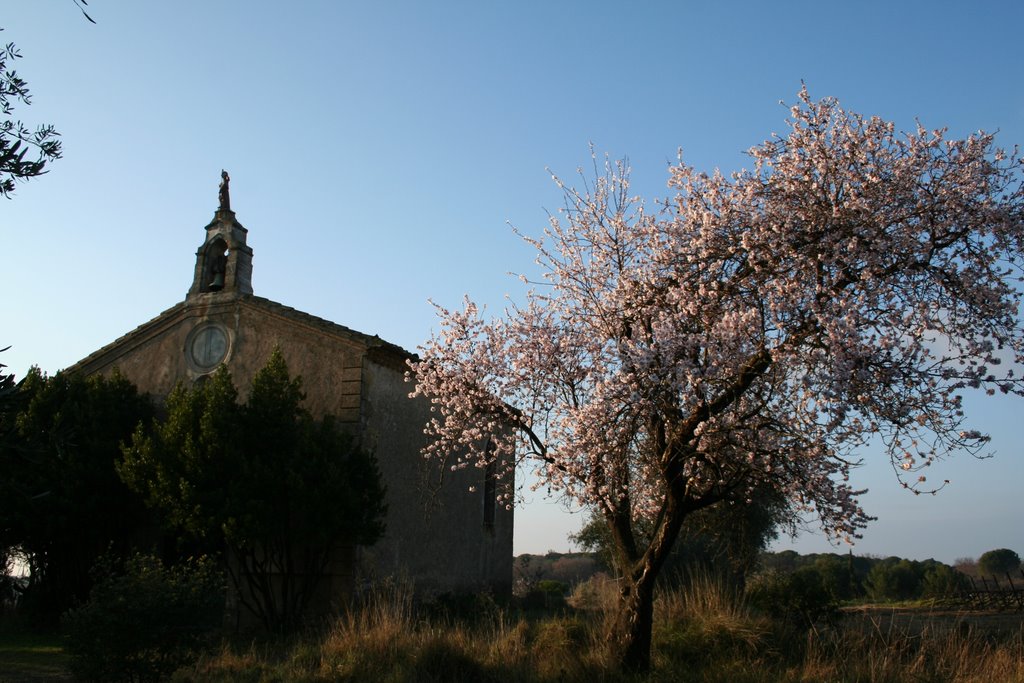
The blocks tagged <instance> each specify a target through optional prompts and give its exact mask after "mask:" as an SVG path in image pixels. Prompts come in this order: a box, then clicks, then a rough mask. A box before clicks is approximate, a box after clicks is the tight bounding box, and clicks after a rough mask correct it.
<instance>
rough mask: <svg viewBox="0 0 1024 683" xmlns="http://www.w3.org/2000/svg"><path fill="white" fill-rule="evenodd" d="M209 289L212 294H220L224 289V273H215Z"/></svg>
mask: <svg viewBox="0 0 1024 683" xmlns="http://www.w3.org/2000/svg"><path fill="white" fill-rule="evenodd" d="M209 287H210V291H211V292H219V291H220V290H222V289H224V273H215V274H214V276H213V282H211V283H210V285H209Z"/></svg>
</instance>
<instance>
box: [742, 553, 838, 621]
mask: <svg viewBox="0 0 1024 683" xmlns="http://www.w3.org/2000/svg"><path fill="white" fill-rule="evenodd" d="M747 598H748V599H749V600H750V604H751V605H753V606H754V607H755V608H757V609H759V610H760V611H762V612H764V613H766V614H769V615H771V616H772V617H774V618H776V619H779V620H781V621H782V622H783V623H784V624H787V625H793V626H798V627H802V628H810V627H811V626H812V625H814V624H815V623H818V622H822V621H824V622H828V623H831V622H834V621H835V620H836V619H837V618H838V617H839V614H840V613H839V603H838V601H837V600H836V598H835V596H834V595H833V594H832V593H831V592H830V591H829V589H828V587H827V586H826V585H825V582H824V580H823V578H822V575H821V573H820V572H819V571H818V569H817V568H815V567H813V566H807V567H801V568H800V569H797V570H796V571H794V572H789V573H782V572H774V571H770V572H765V573H763V574H760V575H758V576H756V577H754V578H753V579H751V580H750V581H749V582H748V584H747Z"/></svg>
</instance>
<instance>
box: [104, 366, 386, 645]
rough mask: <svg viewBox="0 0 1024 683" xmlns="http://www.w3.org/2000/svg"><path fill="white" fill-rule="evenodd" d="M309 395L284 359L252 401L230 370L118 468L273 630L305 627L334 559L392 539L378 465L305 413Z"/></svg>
mask: <svg viewBox="0 0 1024 683" xmlns="http://www.w3.org/2000/svg"><path fill="white" fill-rule="evenodd" d="M301 387H302V385H301V380H300V379H299V378H294V379H293V378H292V377H290V376H289V373H288V368H287V365H286V364H285V361H284V358H283V356H282V355H281V353H280V351H275V352H274V353H273V354H272V355H271V357H270V359H269V361H268V362H267V365H266V366H265V367H264V368H263V369H261V370H260V371H259V372H258V373H257V374H256V375H255V377H254V378H253V380H252V384H251V386H250V387H249V393H248V398H247V400H246V401H245V403H239V402H238V394H237V390H236V389H235V387H234V385H233V384H232V381H231V375H230V373H229V372H228V370H227V369H226V368H225V367H223V366H222V367H221V368H220V369H218V370H217V371H216V372H215V373H214V374H213V375H212V377H211V378H210V379H209V381H207V382H204V383H202V384H200V385H199V386H196V387H193V388H187V387H185V386H184V385H179V386H178V387H177V388H176V389H175V390H174V391H173V392H172V393H171V395H170V396H169V397H168V399H167V417H166V418H165V419H163V420H162V421H160V422H158V423H157V425H156V427H155V429H154V430H153V432H152V434H150V433H147V431H145V430H142V429H140V430H139V431H137V432H136V433H135V435H133V437H132V439H131V443H130V444H128V445H126V447H125V448H124V461H123V463H122V464H121V466H120V468H119V471H120V473H121V475H122V477H123V478H124V480H125V481H126V482H127V483H128V485H129V486H130V487H131V488H132V489H133V490H135V491H137V492H139V493H140V494H141V495H143V496H144V498H145V499H146V502H147V504H149V505H150V506H151V507H153V508H154V509H156V510H158V511H160V512H161V513H162V514H163V515H164V517H165V519H166V522H167V524H168V527H169V528H170V529H172V530H173V531H174V532H176V533H178V534H180V535H181V538H182V539H183V540H184V541H186V542H191V543H194V544H196V546H198V547H199V548H202V549H204V550H206V551H208V552H217V551H222V550H226V551H227V552H228V554H229V556H228V558H227V559H228V561H227V563H226V566H227V569H228V573H229V576H230V579H231V582H232V584H233V586H234V589H235V592H236V595H237V596H238V599H239V600H240V601H241V603H242V604H243V606H244V607H245V608H246V609H248V610H249V611H251V612H252V613H253V614H254V615H255V616H257V617H258V618H259V619H260V620H261V621H262V622H263V624H264V625H265V626H266V627H267V628H268V629H270V630H272V631H281V630H286V629H290V628H292V627H294V626H295V625H296V624H297V623H299V620H300V619H301V618H302V616H303V615H304V613H305V610H306V608H307V607H309V605H310V602H311V600H312V599H313V597H314V596H315V595H316V593H317V590H318V588H319V587H320V582H321V581H322V580H323V577H324V575H325V573H326V571H327V568H328V566H329V564H330V562H331V560H332V559H335V553H337V552H341V551H344V550H346V549H350V548H351V546H354V545H369V544H371V543H373V542H374V541H375V540H376V539H377V538H378V537H379V536H380V535H381V534H382V533H383V531H384V527H383V516H384V513H385V503H384V486H383V484H382V482H381V479H380V473H379V472H378V470H377V466H376V462H375V460H374V459H373V458H372V457H371V456H370V455H368V454H366V453H365V452H363V451H361V450H360V449H358V448H356V447H355V445H354V444H353V443H352V441H351V439H350V437H349V436H348V435H347V434H345V433H343V432H342V431H341V430H340V429H339V427H338V426H337V425H336V424H335V423H334V422H333V421H332V420H331V419H330V418H325V419H322V420H316V419H314V418H313V417H312V416H311V415H310V414H309V412H308V411H306V410H305V409H303V408H302V407H301V402H302V399H303V394H302V388H301Z"/></svg>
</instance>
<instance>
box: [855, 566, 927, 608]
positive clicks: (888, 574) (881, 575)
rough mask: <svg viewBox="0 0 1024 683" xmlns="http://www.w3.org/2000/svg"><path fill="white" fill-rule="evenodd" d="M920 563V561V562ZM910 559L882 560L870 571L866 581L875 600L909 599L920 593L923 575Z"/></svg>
mask: <svg viewBox="0 0 1024 683" xmlns="http://www.w3.org/2000/svg"><path fill="white" fill-rule="evenodd" d="M918 564H919V563H918ZM917 569H918V568H917V567H916V566H915V563H913V562H911V561H910V560H899V561H896V562H892V561H889V560H886V561H883V562H880V563H878V564H876V565H875V566H874V567H872V568H871V571H869V572H868V578H867V581H866V582H865V588H866V590H867V594H868V597H869V598H871V599H873V600H909V599H911V598H916V597H918V596H919V595H920V591H921V576H920V575H919V573H918V571H917Z"/></svg>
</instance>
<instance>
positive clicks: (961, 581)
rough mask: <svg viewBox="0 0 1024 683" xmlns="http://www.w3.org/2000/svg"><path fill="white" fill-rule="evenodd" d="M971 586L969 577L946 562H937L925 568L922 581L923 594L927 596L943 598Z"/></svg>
mask: <svg viewBox="0 0 1024 683" xmlns="http://www.w3.org/2000/svg"><path fill="white" fill-rule="evenodd" d="M969 587H970V582H969V581H968V580H967V577H966V576H964V575H963V574H961V573H960V572H958V571H957V570H955V569H953V568H952V567H949V566H947V565H944V564H936V565H934V566H932V567H929V568H928V569H927V570H925V573H924V579H923V580H922V581H921V595H922V596H923V597H926V598H942V597H946V596H948V595H950V594H952V593H956V592H958V591H962V590H966V589H967V588H969Z"/></svg>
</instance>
